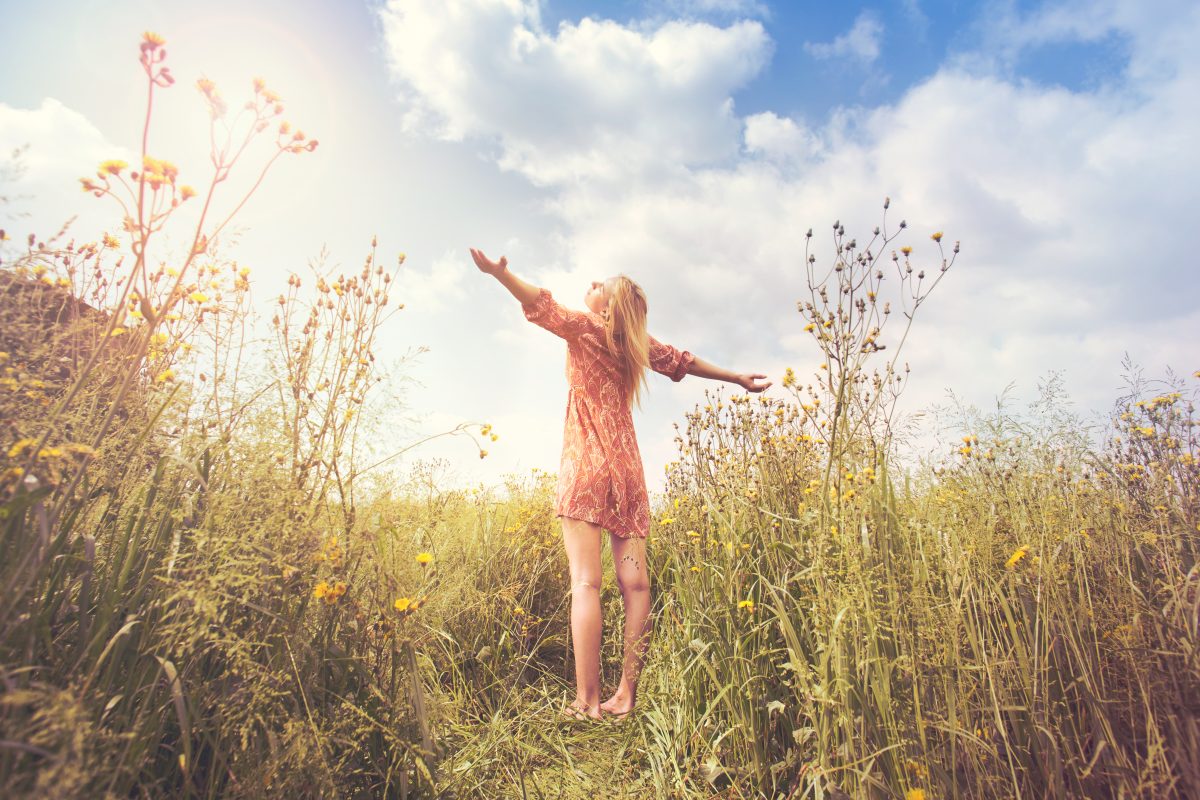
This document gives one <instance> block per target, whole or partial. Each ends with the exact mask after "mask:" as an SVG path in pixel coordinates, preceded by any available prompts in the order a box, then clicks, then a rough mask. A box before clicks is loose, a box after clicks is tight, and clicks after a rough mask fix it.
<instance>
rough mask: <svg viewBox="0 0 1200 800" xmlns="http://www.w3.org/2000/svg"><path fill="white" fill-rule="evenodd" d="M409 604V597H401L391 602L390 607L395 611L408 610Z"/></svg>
mask: <svg viewBox="0 0 1200 800" xmlns="http://www.w3.org/2000/svg"><path fill="white" fill-rule="evenodd" d="M411 605H412V598H411V597H401V598H399V599H398V600H397V601H396V602H395V603H392V607H393V608H395V609H396V610H397V611H408V610H410V609H409V607H410V606H411Z"/></svg>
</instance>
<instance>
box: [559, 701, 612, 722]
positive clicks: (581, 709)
mask: <svg viewBox="0 0 1200 800" xmlns="http://www.w3.org/2000/svg"><path fill="white" fill-rule="evenodd" d="M559 713H560V714H561V715H562V716H564V717H566V718H568V719H601V718H602V714H601V713H600V709H599V708H597V707H593V706H589V705H588V704H587V703H585V702H583V701H582V700H579V699H578V698H576V699H575V700H574V701H573V702H572V703H571V704H570V705H569V706H567V707H566V708H564V709H563V710H562V711H560V712H559Z"/></svg>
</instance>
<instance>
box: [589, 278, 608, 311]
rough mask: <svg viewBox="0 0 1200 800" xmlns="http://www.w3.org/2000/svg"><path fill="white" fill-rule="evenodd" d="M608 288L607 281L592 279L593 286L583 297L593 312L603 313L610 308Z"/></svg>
mask: <svg viewBox="0 0 1200 800" xmlns="http://www.w3.org/2000/svg"><path fill="white" fill-rule="evenodd" d="M608 289H609V287H608V283H607V281H592V286H591V288H590V289H588V292H587V294H586V295H585V296H584V298H583V301H584V303H586V304H587V307H588V308H589V309H591V311H592V313H594V314H603V313H604V310H605V309H607V308H608V297H609V295H608Z"/></svg>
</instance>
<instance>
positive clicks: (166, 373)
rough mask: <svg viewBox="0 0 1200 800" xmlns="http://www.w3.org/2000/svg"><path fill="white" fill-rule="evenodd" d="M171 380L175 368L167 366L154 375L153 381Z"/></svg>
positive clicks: (173, 377) (173, 378)
mask: <svg viewBox="0 0 1200 800" xmlns="http://www.w3.org/2000/svg"><path fill="white" fill-rule="evenodd" d="M173 380H175V370H173V369H171V368H170V367H168V368H167V369H164V370H163V371H162V372H160V373H158V375H156V376H155V377H154V382H155V383H163V382H164V381H173Z"/></svg>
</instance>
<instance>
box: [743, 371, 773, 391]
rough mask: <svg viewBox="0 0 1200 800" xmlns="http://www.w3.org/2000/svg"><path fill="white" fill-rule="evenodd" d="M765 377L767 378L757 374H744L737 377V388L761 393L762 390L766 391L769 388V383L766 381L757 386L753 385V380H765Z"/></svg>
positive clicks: (756, 384)
mask: <svg viewBox="0 0 1200 800" xmlns="http://www.w3.org/2000/svg"><path fill="white" fill-rule="evenodd" d="M765 377H767V376H766V375H762V374H760V373H757V372H756V373H753V374H749V373H745V374H742V375H738V376H737V383H738V386H741V387H742V388H743V389H745V390H746V391H747V392H761V391H762V390H763V389H767V388H769V387H770V386H771V381H767V382H766V383H762V384H759V383H755V382H754V379H755V378H765Z"/></svg>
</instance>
